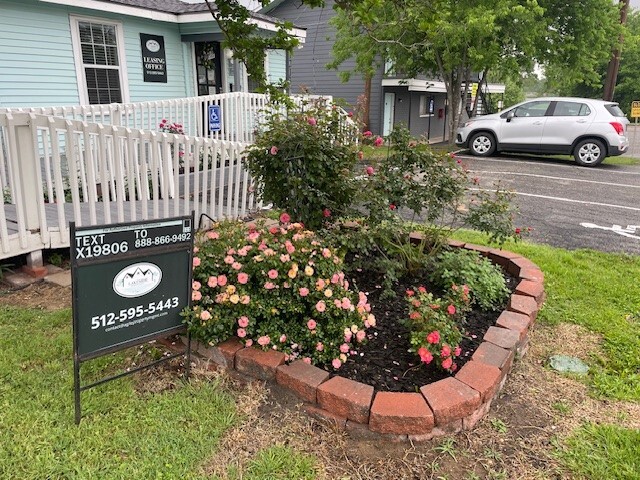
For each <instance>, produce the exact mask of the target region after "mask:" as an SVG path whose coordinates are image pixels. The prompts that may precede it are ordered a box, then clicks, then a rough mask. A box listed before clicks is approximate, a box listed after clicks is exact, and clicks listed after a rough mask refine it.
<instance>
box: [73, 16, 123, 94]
mask: <svg viewBox="0 0 640 480" xmlns="http://www.w3.org/2000/svg"><path fill="white" fill-rule="evenodd" d="M80 22H93V23H101V24H104V25H113V26H114V27H115V28H116V39H117V42H118V45H117V48H118V61H119V62H120V65H119V66H118V73H119V74H120V88H121V89H122V103H128V102H129V82H128V80H127V79H128V78H129V76H128V74H127V56H126V51H125V47H124V30H123V28H122V23H121V22H114V21H113V20H106V19H104V18H98V17H81V16H76V15H69V26H70V29H71V44H72V46H73V60H74V63H75V66H76V79H77V84H78V98H79V99H80V105H89V92H88V90H87V79H86V77H85V73H84V63H83V61H82V50H81V49H80V29H79V26H78V24H79V23H80Z"/></svg>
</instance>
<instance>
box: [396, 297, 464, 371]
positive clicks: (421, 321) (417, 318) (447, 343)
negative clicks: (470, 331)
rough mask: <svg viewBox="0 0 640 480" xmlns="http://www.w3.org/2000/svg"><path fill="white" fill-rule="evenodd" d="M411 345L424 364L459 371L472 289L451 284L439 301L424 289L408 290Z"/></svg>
mask: <svg viewBox="0 0 640 480" xmlns="http://www.w3.org/2000/svg"><path fill="white" fill-rule="evenodd" d="M405 298H406V300H407V302H408V303H409V321H410V330H411V345H412V347H413V350H414V351H415V352H416V353H417V354H418V356H419V357H420V361H421V362H423V363H425V364H427V365H428V364H431V363H433V364H434V365H435V366H436V367H437V368H440V369H442V370H446V371H448V372H455V371H456V370H457V369H458V365H457V364H456V359H457V358H458V357H459V356H460V355H461V354H462V349H461V348H460V342H461V341H462V338H463V336H462V332H461V330H460V327H461V325H463V324H464V321H465V315H466V313H467V312H468V311H469V310H470V306H469V288H468V287H467V286H466V285H462V286H457V285H452V287H451V291H450V292H448V293H447V295H446V296H445V297H444V298H436V297H435V296H434V295H433V293H431V292H427V290H426V288H425V287H419V288H418V289H417V291H414V290H407V292H406V296H405Z"/></svg>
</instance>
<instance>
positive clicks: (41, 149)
mask: <svg viewBox="0 0 640 480" xmlns="http://www.w3.org/2000/svg"><path fill="white" fill-rule="evenodd" d="M178 104H180V105H182V107H181V108H186V107H188V106H189V105H191V107H190V108H191V109H192V111H193V110H194V109H197V108H198V105H200V104H198V103H195V102H192V103H189V102H175V103H174V105H178ZM167 105H171V103H170V102H169V103H167ZM108 107H109V108H111V106H108ZM125 107H126V106H125ZM92 109H93V107H89V108H87V110H85V111H82V110H80V109H77V110H75V112H74V111H73V110H72V111H69V110H65V111H56V110H53V109H51V110H48V111H47V110H46V109H42V112H43V113H46V114H48V115H43V114H40V113H36V112H37V111H38V109H33V110H34V111H33V112H30V113H26V112H8V111H5V112H4V113H2V112H0V187H1V188H2V193H3V201H2V204H1V208H0V258H7V257H11V256H16V255H19V254H22V253H28V252H31V251H35V250H41V249H46V248H61V247H67V246H69V229H68V224H69V221H75V222H76V224H77V225H94V224H108V223H114V222H125V221H137V220H145V219H155V218H165V217H170V216H177V215H183V214H189V213H191V211H192V210H195V213H196V217H199V216H200V214H201V213H205V214H207V215H208V216H210V217H212V218H223V217H229V218H237V217H244V216H246V215H247V214H248V213H249V212H250V211H251V210H253V209H255V208H257V207H258V204H257V202H256V198H255V196H254V194H253V190H252V184H251V179H250V178H249V174H248V172H247V170H246V169H245V159H244V157H243V154H242V152H243V151H244V150H245V148H246V147H247V146H248V143H247V142H239V141H230V140H220V139H212V138H204V137H196V136H191V135H178V134H170V133H159V132H157V131H152V130H155V129H140V128H132V127H129V126H119V125H113V124H101V123H96V122H88V121H81V120H78V119H74V118H62V117H56V116H51V115H54V114H60V115H62V114H64V115H66V116H67V117H73V116H74V115H85V118H87V117H86V115H88V114H87V112H91V110H92ZM93 110H94V113H95V115H97V116H96V117H91V116H90V117H88V118H95V119H96V120H97V119H104V118H100V117H99V115H100V113H99V112H98V109H97V108H95V109H93ZM104 111H106V110H105V109H104V106H103V112H104ZM114 111H115V112H116V114H117V112H119V113H121V114H122V112H127V110H126V108H123V109H115V110H113V111H109V115H111V118H115V117H114V116H113V115H114V113H113V112H114ZM137 111H138V112H141V111H142V110H137ZM149 111H151V112H153V115H154V116H155V115H167V116H168V115H169V113H172V112H177V111H178V110H173V111H172V112H170V111H169V110H168V109H165V111H164V112H163V111H162V109H161V107H160V106H159V107H158V110H157V112H156V111H155V109H154V108H152V109H151V110H147V112H149ZM160 112H162V113H160ZM91 115H93V113H91ZM131 117H132V118H136V115H134V114H132V115H131ZM141 117H144V118H146V117H145V116H144V115H141ZM121 118H123V119H124V115H121ZM138 119H139V118H138Z"/></svg>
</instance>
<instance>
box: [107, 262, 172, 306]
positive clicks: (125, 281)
mask: <svg viewBox="0 0 640 480" xmlns="http://www.w3.org/2000/svg"><path fill="white" fill-rule="evenodd" d="M161 281H162V270H160V268H159V267H158V266H157V265H154V264H153V263H146V262H143V263H135V264H133V265H129V266H128V267H125V268H123V269H122V270H120V272H118V274H117V275H116V276H115V278H114V279H113V291H114V292H116V293H117V294H118V295H120V296H121V297H125V298H135V297H141V296H142V295H146V294H147V293H149V292H151V291H153V290H154V289H155V288H156V287H157V286H158V285H160V282H161Z"/></svg>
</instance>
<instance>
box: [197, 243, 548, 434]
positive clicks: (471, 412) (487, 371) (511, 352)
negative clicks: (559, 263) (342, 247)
mask: <svg viewBox="0 0 640 480" xmlns="http://www.w3.org/2000/svg"><path fill="white" fill-rule="evenodd" d="M413 239H416V240H418V239H419V238H418V237H417V236H416V235H412V240H413ZM449 245H450V246H452V247H457V248H465V249H467V250H474V251H477V252H479V253H480V254H482V255H484V256H485V257H487V258H489V259H490V260H491V261H492V262H494V263H495V264H497V265H500V266H501V267H502V268H503V269H504V270H505V271H507V272H508V273H510V274H512V275H514V276H515V277H517V278H518V279H519V281H518V284H517V286H516V289H515V291H514V293H513V294H512V295H511V298H510V299H509V303H508V305H507V309H506V310H505V311H503V312H502V313H501V314H500V316H499V317H498V319H497V321H496V325H495V326H492V327H489V329H488V330H487V332H486V333H485V335H484V338H483V342H482V343H481V344H480V346H479V347H478V348H477V349H476V351H475V352H474V354H473V355H472V357H471V360H470V361H468V362H467V363H466V364H465V365H464V366H463V367H462V368H461V369H460V370H459V371H458V372H457V373H456V374H455V376H453V377H448V378H445V379H442V380H439V381H437V382H434V383H431V384H428V385H424V386H422V387H421V388H420V393H411V392H378V393H377V394H374V389H373V387H372V386H370V385H365V384H363V383H359V382H356V381H354V380H350V379H347V378H344V377H340V376H337V375H336V376H333V377H331V378H329V377H330V374H329V372H327V371H325V370H322V369H320V368H318V367H314V366H312V365H308V364H306V363H304V362H303V361H301V360H298V361H295V362H293V363H291V364H289V365H285V361H284V354H283V353H281V352H277V351H274V350H269V351H262V350H259V349H257V348H253V347H251V348H245V347H244V346H243V344H242V343H241V342H240V340H239V339H237V338H232V339H229V340H227V341H225V342H222V343H221V344H219V345H217V346H213V347H211V346H206V345H204V344H202V343H199V342H194V350H196V351H197V353H198V354H199V355H201V356H203V357H205V358H208V359H209V360H211V361H213V362H214V363H215V364H216V365H217V366H219V367H222V368H231V369H234V370H235V371H237V372H239V373H241V374H243V375H247V376H249V377H253V378H256V379H260V380H268V381H275V382H276V383H277V384H278V385H280V386H282V387H284V388H286V389H288V390H289V391H291V392H292V393H294V394H295V395H296V396H297V397H298V398H300V399H301V400H303V401H304V409H305V411H306V412H307V413H308V414H309V415H310V416H312V417H314V418H316V419H318V420H321V421H323V422H327V423H330V424H332V425H334V426H337V427H339V428H340V429H343V430H347V431H348V432H349V433H350V434H351V435H353V436H356V437H360V438H384V439H387V440H392V441H407V440H410V441H414V442H415V441H425V440H430V439H431V438H434V437H436V436H440V435H447V434H453V433H457V432H459V431H461V430H470V429H472V428H473V427H474V426H475V425H476V424H477V423H478V421H479V420H480V419H482V418H483V417H484V416H485V415H486V414H487V413H488V412H489V408H490V406H491V402H492V401H493V400H494V399H495V398H496V396H497V395H498V392H499V391H500V389H501V388H502V387H503V385H504V384H505V382H506V379H507V375H508V373H509V372H510V370H511V367H512V366H513V362H514V359H515V357H516V355H519V356H522V355H524V354H525V352H526V351H527V348H528V344H529V330H530V329H531V328H532V326H533V324H534V322H535V320H536V317H537V314H538V311H539V310H540V308H541V306H542V304H543V302H544V300H545V291H544V274H543V273H542V271H541V270H540V268H538V266H537V265H536V264H534V263H533V262H531V261H530V260H528V259H527V258H525V257H523V256H521V255H518V254H516V253H513V252H509V251H506V250H499V249H495V248H489V247H484V246H480V245H474V244H471V243H464V242H459V241H454V240H450V241H449Z"/></svg>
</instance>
